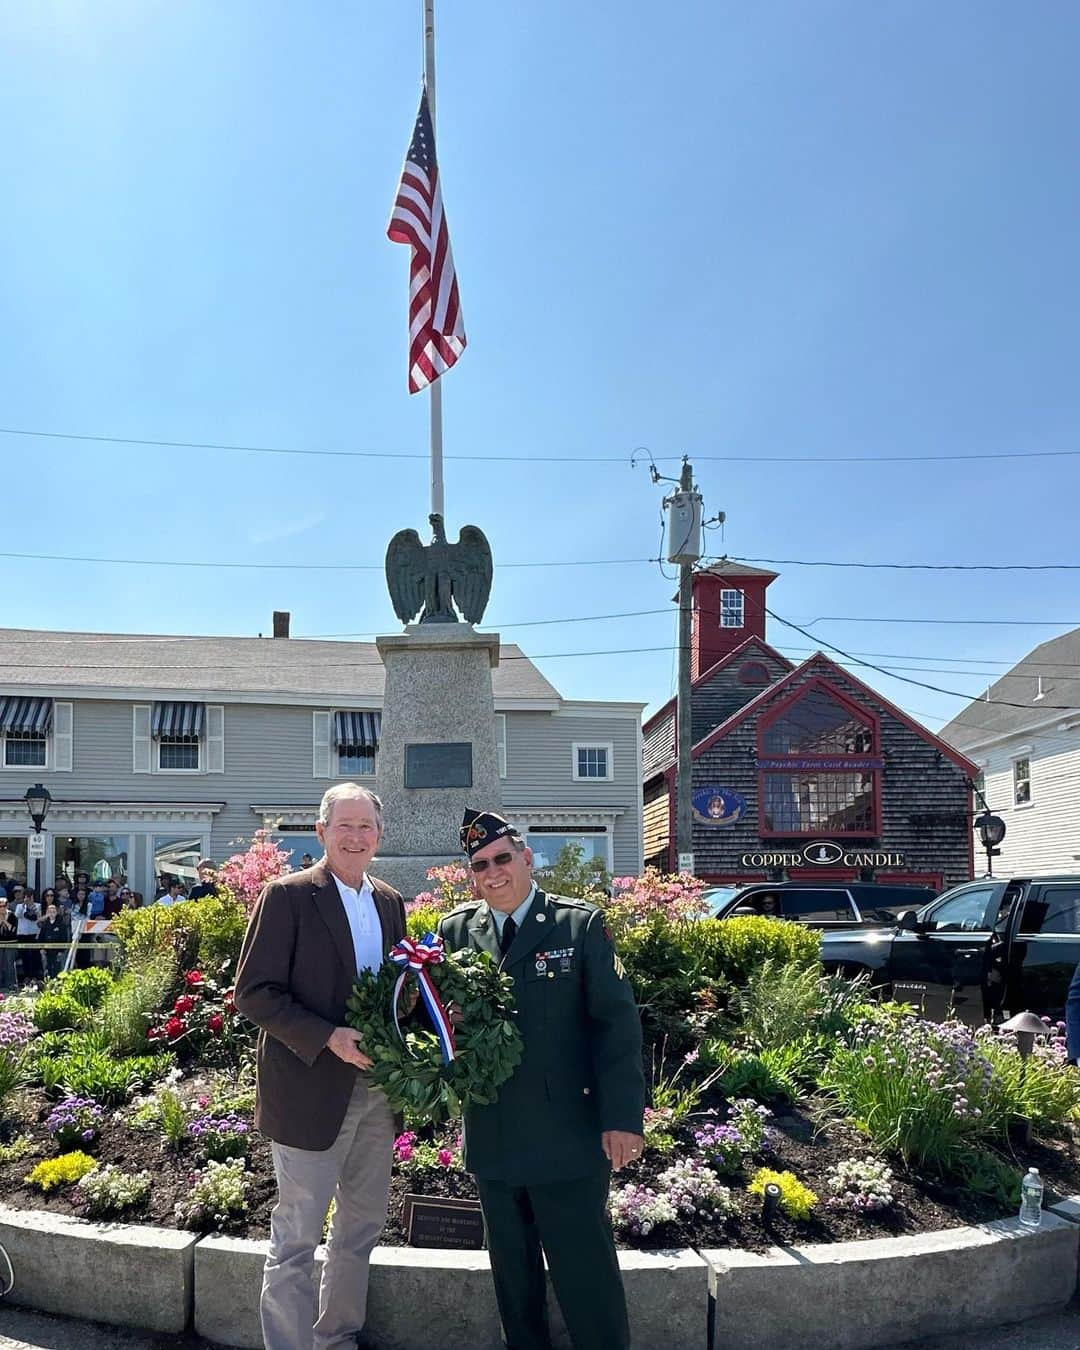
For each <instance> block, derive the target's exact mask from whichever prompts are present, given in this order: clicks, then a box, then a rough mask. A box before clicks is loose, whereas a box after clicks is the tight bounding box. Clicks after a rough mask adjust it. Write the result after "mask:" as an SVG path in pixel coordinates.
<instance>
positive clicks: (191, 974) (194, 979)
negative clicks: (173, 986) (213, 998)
mask: <svg viewBox="0 0 1080 1350" xmlns="http://www.w3.org/2000/svg"><path fill="white" fill-rule="evenodd" d="M202 982H203V977H202V975H201V974H200V972H199V971H197V970H188V971H185V972H184V983H185V984H186V985H187V987H188V988H189V989H198V987H199V985H200V984H202Z"/></svg>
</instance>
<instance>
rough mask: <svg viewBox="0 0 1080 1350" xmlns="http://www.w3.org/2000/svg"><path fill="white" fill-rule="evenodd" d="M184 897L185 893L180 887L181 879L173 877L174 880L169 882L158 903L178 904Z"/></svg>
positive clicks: (166, 904)
mask: <svg viewBox="0 0 1080 1350" xmlns="http://www.w3.org/2000/svg"><path fill="white" fill-rule="evenodd" d="M183 899H184V893H183V891H182V890H181V889H180V883H179V881H177V879H176V878H175V877H173V878H172V880H171V881H170V882H169V885H168V888H167V890H166V891H165V894H164V895H159V896H158V898H157V904H159V905H165V906H169V905H175V904H178V903H179V902H180V901H181V900H183Z"/></svg>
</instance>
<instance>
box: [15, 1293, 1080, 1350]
mask: <svg viewBox="0 0 1080 1350" xmlns="http://www.w3.org/2000/svg"><path fill="white" fill-rule="evenodd" d="M114 1347H115V1350H216V1347H215V1346H214V1345H213V1344H212V1343H211V1342H210V1341H204V1340H202V1339H201V1338H200V1337H198V1336H155V1335H147V1334H143V1333H140V1332H137V1331H125V1330H124V1329H123V1328H121V1327H106V1326H100V1325H98V1324H96V1323H92V1322H73V1321H70V1320H68V1319H67V1318H63V1317H48V1316H46V1315H45V1314H44V1313H32V1312H25V1311H23V1309H21V1308H12V1307H6V1306H5V1305H4V1304H2V1303H0V1350H114ZM638 1350H653V1347H652V1346H640V1347H638ZM657 1350H659V1348H657ZM703 1350H704V1347H703ZM716 1350H723V1347H722V1346H717V1348H716ZM821 1350H829V1347H828V1346H824V1345H823V1346H822V1347H821ZM904 1350H1080V1304H1077V1303H1074V1304H1072V1305H1071V1306H1070V1307H1069V1308H1068V1309H1067V1311H1065V1312H1063V1313H1055V1314H1054V1315H1053V1316H1051V1317H1037V1318H1035V1319H1034V1320H1033V1321H1031V1322H1024V1323H1022V1324H1021V1325H1019V1326H1012V1327H1000V1328H999V1329H998V1330H997V1331H981V1332H972V1333H971V1334H970V1335H964V1336H945V1337H940V1338H935V1339H934V1340H930V1341H913V1342H909V1343H908V1344H907V1345H906V1346H905V1347H904Z"/></svg>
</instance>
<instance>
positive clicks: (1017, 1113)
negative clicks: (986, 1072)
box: [978, 1035, 1080, 1133]
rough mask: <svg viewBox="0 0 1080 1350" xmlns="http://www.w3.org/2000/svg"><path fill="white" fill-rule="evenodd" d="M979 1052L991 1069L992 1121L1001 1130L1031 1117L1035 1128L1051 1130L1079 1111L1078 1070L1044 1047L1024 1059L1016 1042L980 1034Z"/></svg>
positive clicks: (1079, 1085)
mask: <svg viewBox="0 0 1080 1350" xmlns="http://www.w3.org/2000/svg"><path fill="white" fill-rule="evenodd" d="M978 1045H979V1049H980V1051H981V1052H982V1053H983V1054H984V1055H985V1056H986V1058H987V1059H988V1060H989V1061H990V1064H991V1066H992V1068H993V1070H994V1094H993V1096H994V1106H995V1113H994V1122H995V1124H996V1125H997V1126H998V1128H999V1130H1000V1131H1001V1132H1002V1133H1004V1132H1006V1131H1007V1130H1008V1125H1009V1122H1010V1120H1030V1121H1031V1123H1032V1125H1033V1126H1034V1127H1035V1128H1036V1129H1044V1130H1045V1129H1048V1128H1049V1129H1053V1128H1056V1127H1059V1126H1061V1125H1064V1123H1065V1122H1066V1121H1067V1120H1069V1119H1073V1118H1075V1117H1076V1115H1077V1113H1078V1112H1080V1070H1078V1069H1076V1068H1074V1067H1073V1066H1072V1065H1071V1064H1067V1063H1066V1062H1065V1061H1064V1060H1063V1059H1058V1058H1056V1057H1055V1056H1054V1055H1053V1054H1052V1053H1051V1052H1049V1051H1047V1050H1046V1049H1045V1048H1043V1047H1039V1048H1036V1050H1035V1053H1034V1054H1032V1055H1031V1056H1029V1058H1028V1059H1027V1060H1026V1061H1025V1060H1024V1059H1022V1058H1021V1056H1020V1053H1019V1051H1018V1050H1017V1048H1016V1044H1015V1042H1013V1041H1007V1040H1005V1039H1004V1038H1002V1037H998V1036H993V1035H986V1036H982V1035H980V1036H979V1037H978Z"/></svg>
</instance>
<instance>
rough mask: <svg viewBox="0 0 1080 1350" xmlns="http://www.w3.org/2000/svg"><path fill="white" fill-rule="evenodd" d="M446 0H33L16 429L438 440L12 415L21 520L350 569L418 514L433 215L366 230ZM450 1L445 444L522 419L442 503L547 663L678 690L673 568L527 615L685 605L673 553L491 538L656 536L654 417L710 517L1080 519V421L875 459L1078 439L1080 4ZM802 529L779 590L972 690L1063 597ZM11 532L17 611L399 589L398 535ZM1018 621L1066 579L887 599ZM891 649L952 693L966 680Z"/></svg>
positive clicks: (896, 545) (995, 523) (332, 627)
mask: <svg viewBox="0 0 1080 1350" xmlns="http://www.w3.org/2000/svg"><path fill="white" fill-rule="evenodd" d="M419 15H420V4H419V0H416V3H397V4H388V3H374V2H373V3H360V2H359V0H335V3H324V4H320V5H306V6H302V5H297V4H293V3H283V2H278V0H260V3H258V4H256V3H253V2H249V0H230V3H229V4H228V5H221V4H219V3H210V2H209V0H205V2H204V0H187V3H185V4H183V5H179V4H176V3H167V2H158V3H155V2H154V0H86V2H85V3H74V0H63V2H62V0H54V2H53V3H46V0H41V3H38V4H35V5H33V6H30V5H21V6H20V5H9V6H7V7H6V9H5V14H4V40H3V43H2V45H0V125H2V126H3V127H4V129H5V130H4V134H3V148H4V179H5V183H6V191H5V193H4V198H5V200H4V207H3V210H2V211H0V313H2V314H3V319H4V321H3V324H2V325H0V425H2V426H3V427H6V428H9V429H24V430H34V431H39V432H40V431H53V432H78V433H85V434H90V435H98V436H111V437H134V438H138V437H146V438H150V439H156V440H166V441H198V442H219V443H235V444H242V445H256V446H281V447H291V448H293V449H337V450H349V451H360V450H369V451H383V452H386V451H396V452H399V453H402V454H411V455H414V456H417V457H416V458H413V459H389V458H363V457H353V458H346V457H317V456H306V457H305V456H285V455H281V456H278V455H255V454H244V453H230V452H224V451H208V450H194V449H191V450H186V449H172V450H170V449H164V448H155V447H151V446H113V445H104V444H95V443H93V442H78V441H65V440H52V439H45V438H40V437H35V438H27V437H23V436H12V435H8V434H0V455H2V457H3V462H4V465H5V468H6V475H5V476H6V481H7V484H8V497H7V519H8V529H7V531H6V532H5V539H6V543H5V545H4V548H5V550H6V551H8V552H34V553H50V554H80V555H88V556H98V557H111V558H134V559H157V560H161V561H169V562H181V561H185V560H193V561H198V562H220V563H222V564H225V563H263V564H265V563H288V564H296V563H305V564H312V563H323V564H339V565H341V564H344V565H349V566H351V567H353V568H356V567H358V566H359V565H361V564H376V565H378V564H380V563H381V559H382V557H383V553H384V550H385V547H386V543H387V541H388V539H389V537H390V535H391V534H392V533H393V532H394V531H395V530H397V529H398V528H400V527H402V526H406V525H412V526H415V527H418V528H422V527H423V526H424V523H425V519H426V515H427V511H428V493H427V465H426V461H425V458H424V456H425V454H426V450H427V405H426V398H425V397H424V396H414V397H410V396H409V395H408V394H407V392H406V384H405V376H406V335H405V334H406V330H405V303H406V285H407V253H406V250H405V249H403V248H400V247H396V246H394V245H391V244H390V243H389V242H388V241H387V240H386V238H385V227H386V221H387V218H388V213H389V208H390V204H391V200H392V197H393V193H394V189H395V186H396V181H397V175H398V172H399V169H400V165H401V158H402V155H403V152H404V149H405V146H406V143H407V141H408V137H409V133H410V131H411V126H412V121H413V118H414V116H415V111H416V102H417V96H418V91H419V77H420V69H421V51H420V34H419V27H420V24H419ZM437 21H438V42H439V46H438V62H439V64H438V116H439V136H438V140H439V152H440V162H441V166H442V174H443V184H444V196H445V201H446V207H447V213H448V218H449V222H450V227H451V234H452V239H453V245H454V252H455V256H456V259H457V266H458V274H459V278H460V284H461V294H462V304H463V309H464V315H465V323H466V329H467V332H468V335H469V348H468V350H467V352H466V353H465V355H464V356H463V358H462V360H461V362H460V363H459V365H458V366H457V367H456V368H455V369H454V370H453V371H451V372H450V374H449V375H448V376H447V377H446V379H445V380H444V382H443V383H444V402H445V416H446V453H447V455H448V456H453V455H455V454H456V455H466V454H468V455H476V456H482V457H492V458H496V457H498V456H501V455H506V456H511V455H512V456H517V457H519V460H520V462H506V463H501V464H500V463H489V464H482V463H477V462H476V461H474V460H473V461H469V460H463V461H455V460H454V459H452V458H448V462H447V466H446V471H447V494H446V504H447V517H448V525H449V530H450V533H451V536H452V537H453V536H455V535H456V530H457V529H458V528H459V527H460V526H461V525H462V524H464V523H466V522H471V523H475V524H477V525H480V526H481V527H482V528H483V529H484V530H485V531H486V532H487V534H488V536H489V538H490V539H491V542H492V547H493V550H494V554H495V560H496V573H495V586H494V590H493V595H492V600H491V603H490V606H489V609H488V615H487V617H488V619H489V620H490V621H491V622H493V623H495V624H498V625H499V626H500V629H501V631H502V632H503V634H504V636H505V638H506V639H507V640H514V641H517V642H520V643H521V645H522V646H523V647H524V648H525V649H526V650H527V651H528V652H529V653H530V654H533V655H534V656H535V657H536V658H537V662H538V664H539V665H540V666H541V668H542V669H543V670H544V671H545V673H546V674H548V676H549V677H550V678H551V679H552V680H553V681H554V682H555V684H556V685H557V686H558V687H559V688H560V689H561V690H562V692H563V693H564V694H565V695H567V696H568V697H576V698H621V699H639V700H641V701H643V702H648V703H649V704H650V705H655V704H656V703H658V702H660V701H662V700H663V699H665V698H666V697H667V695H668V693H669V692H670V689H671V682H672V677H673V671H674V662H673V655H672V652H671V650H670V649H671V646H672V643H673V641H674V632H675V615H674V610H673V609H671V610H670V611H669V612H661V613H657V614H653V615H649V616H642V617H637V618H632V619H624V620H604V621H596V622H593V623H573V624H562V623H559V624H549V625H545V626H541V627H532V628H530V627H522V626H518V625H522V624H524V623H526V622H527V621H534V620H541V619H543V620H546V619H566V618H569V617H577V616H587V615H599V614H606V613H615V612H622V611H639V610H658V611H665V610H666V609H668V607H669V601H670V597H671V595H672V593H673V589H674V587H673V584H672V582H671V581H670V580H668V579H666V578H665V577H664V576H663V575H662V574H661V572H660V569H659V568H658V567H657V566H655V565H654V564H649V563H647V562H644V561H641V562H626V563H622V564H619V565H614V564H607V565H603V566H560V567H512V566H510V565H509V564H512V563H528V562H533V563H535V562H550V561H555V560H564V561H567V562H581V561H583V560H606V559H642V560H644V559H648V558H651V557H654V556H655V555H656V550H657V543H658V534H659V531H658V527H659V508H660V496H661V492H660V491H659V490H658V489H656V488H654V487H653V486H652V485H651V484H650V482H649V479H648V475H647V472H646V470H645V469H644V468H643V467H638V468H636V469H631V468H630V465H629V456H630V453H631V451H632V450H633V449H634V447H636V446H646V447H649V449H650V450H651V451H652V453H653V454H654V455H656V456H657V457H658V458H659V457H663V459H662V460H661V461H660V462H661V468H662V469H663V470H664V471H665V472H669V473H672V474H675V473H677V471H678V458H677V457H678V456H679V455H681V454H682V453H687V454H689V455H690V456H691V458H692V460H693V461H694V464H695V468H696V477H697V480H698V482H699V485H700V487H701V489H702V492H703V493H704V496H705V502H706V508H707V510H708V512H709V513H713V512H716V511H718V510H724V511H726V512H727V518H728V521H727V525H726V527H725V530H724V531H723V533H722V534H721V533H720V532H716V533H712V534H710V535H709V536H708V538H709V547H710V550H714V551H716V552H719V551H721V550H723V549H726V550H727V551H728V552H730V553H731V554H734V555H738V556H744V557H750V558H785V559H803V560H808V559H810V560H812V559H828V560H847V561H862V562H865V561H894V562H940V563H957V562H969V563H1006V562H1017V563H1040V562H1045V563H1055V562H1069V561H1073V560H1076V559H1077V551H1076V545H1075V533H1076V528H1075V520H1076V500H1077V489H1078V487H1080V457H1058V458H1035V459H1028V460H1010V459H1005V460H997V461H994V460H981V461H980V460H974V461H966V462H957V461H941V462H937V463H934V462H930V463H918V464H912V463H906V464H904V463H887V462H882V463H874V462H872V461H874V460H879V459H881V458H882V457H884V456H889V455H927V456H938V455H947V454H953V455H971V454H1004V453H1006V452H1017V451H1023V452H1033V451H1062V450H1074V451H1075V450H1080V431H1078V427H1080V381H1078V380H1077V378H1076V352H1077V349H1078V339H1080V284H1078V274H1077V265H1076V254H1077V250H1076V240H1077V238H1078V235H1080V229H1078V227H1080V219H1078V217H1080V188H1078V186H1077V184H1078V175H1077V171H1076V166H1077V163H1078V162H1080V117H1078V116H1077V113H1078V107H1077V103H1078V98H1077V93H1076V83H1075V69H1074V57H1075V52H1076V51H1077V49H1078V45H1080V9H1077V8H1076V7H1075V6H1072V5H1068V4H1066V3H1064V2H1063V0H1056V2H1055V3H1046V2H1044V0H1030V2H1029V3H1027V4H1025V5H1024V6H1017V5H1015V4H1012V3H1004V2H1002V0H978V2H977V3H974V2H973V3H968V2H966V0H950V3H949V4H947V5H941V4H938V3H921V2H916V3H905V4H888V5H866V4H865V3H860V2H856V0H850V2H845V3H830V2H829V0H814V3H798V4H797V3H782V4H781V3H759V4H755V5H736V4H731V3H721V4H716V3H715V2H713V3H704V2H702V3H698V0H679V3H675V4H673V5H668V6H663V7H655V6H648V7H646V6H644V5H627V4H625V3H620V4H616V3H614V0H594V3H592V4H589V5H582V4H580V3H573V4H571V3H569V0H544V2H543V3H540V2H539V0H515V3H514V4H511V5H508V4H506V3H505V0H502V2H501V3H496V0H472V2H471V3H469V4H467V5H465V4H460V3H455V2H454V0H439V5H438V9H437ZM541 456H554V457H558V456H562V457H564V462H561V463H545V462H541V460H540V458H539V457H541ZM728 456H731V457H735V456H738V457H741V458H739V459H737V460H736V459H733V458H731V459H729V458H726V457H728ZM770 456H771V457H776V456H792V457H796V458H805V460H806V462H805V463H802V464H779V463H773V462H768V457H770ZM823 456H865V457H867V458H868V459H869V460H870V461H871V462H864V463H854V464H850V463H849V464H839V463H824V462H820V459H821V457H823ZM590 457H595V458H597V459H601V458H603V457H610V458H611V459H613V460H614V461H615V462H594V463H590V462H587V460H588V459H589V458H590ZM777 570H779V571H781V572H782V576H781V578H780V579H779V580H778V581H777V582H776V583H774V585H773V586H772V588H771V591H770V598H771V601H772V606H773V608H774V609H775V610H776V612H777V613H779V614H781V615H783V616H785V617H788V618H791V619H793V620H794V621H796V622H799V623H806V622H807V621H811V620H816V619H819V618H821V617H822V616H830V618H829V622H820V623H815V624H814V626H813V632H814V633H815V634H816V635H818V636H819V637H820V638H821V639H822V640H824V641H827V642H832V643H835V644H837V645H839V646H841V647H844V648H846V649H848V650H850V651H854V652H857V653H883V654H885V655H884V656H882V657H880V658H879V657H876V656H875V657H873V658H871V659H875V660H879V661H880V664H883V665H886V666H890V667H893V668H897V667H905V666H907V667H911V666H921V667H924V668H925V669H926V671H927V672H928V673H926V674H925V675H924V676H919V675H916V676H915V678H925V679H926V680H927V681H929V682H930V683H932V684H940V685H942V686H945V687H948V688H951V689H956V690H962V691H972V692H978V691H981V690H982V689H983V688H984V686H985V684H986V683H987V678H986V675H987V673H988V672H992V671H995V672H996V671H1000V670H1004V668H1005V665H1004V664H1003V663H1008V662H1012V661H1014V660H1016V659H1018V658H1019V657H1020V656H1021V655H1023V654H1024V652H1025V651H1027V650H1029V649H1030V647H1032V646H1034V645H1035V643H1036V642H1037V641H1040V640H1042V639H1044V638H1046V637H1049V636H1052V635H1053V634H1054V633H1055V632H1058V631H1060V630H1061V628H1062V627H1069V626H1074V625H1076V624H1080V598H1078V597H1077V586H1076V574H1071V575H1070V574H1069V573H1065V572H1047V573H999V574H988V573H971V574H957V573H948V572H943V573H919V572H879V571H872V570H867V571H864V570H839V569H831V568H830V569H819V568H810V567H802V566H785V567H782V568H778V569H777ZM0 575H2V576H3V578H4V587H3V593H4V600H5V606H4V610H5V612H4V622H5V624H7V625H11V626H25V627H39V628H44V629H50V628H60V629H90V630H102V631H129V632H130V631H138V632H163V633H236V634H255V633H257V632H259V631H263V632H266V631H268V629H269V626H270V614H271V611H272V610H273V609H289V610H291V611H292V615H293V632H294V633H295V634H297V635H316V634H318V635H322V634H357V635H369V634H374V633H376V632H380V631H394V630H395V629H396V627H397V623H396V620H395V619H394V617H393V613H392V610H391V607H390V603H389V598H388V595H387V593H386V589H385V585H384V582H383V579H382V573H381V569H380V570H351V571H349V570H323V571H312V570H299V569H293V570H254V569H245V568H236V567H230V568H226V567H222V568H198V569H196V568H176V567H152V566H137V567H135V566H115V565H105V564H92V563H80V564H74V563H61V562H55V563H42V562H30V561H19V560H16V559H11V558H0ZM991 618H997V619H1011V620H1025V621H1026V620H1045V621H1048V623H1047V624H1046V626H1041V627H1036V626H1020V625H1019V624H1017V625H1012V626H990V625H988V624H977V623H975V624H973V623H968V624H964V625H956V624H928V623H921V624H913V623H908V622H903V620H910V619H924V620H926V619H950V620H951V619H968V620H986V619H991ZM854 619H872V620H874V622H853V621H852V620H854ZM1055 625H1056V626H1055ZM769 635H770V637H771V639H772V640H773V641H774V642H776V643H777V644H778V645H781V646H783V647H785V648H788V649H789V650H792V654H793V655H795V656H800V655H803V654H805V649H806V648H807V647H808V646H809V644H808V643H807V642H806V641H805V640H804V639H802V638H800V637H798V636H797V635H795V634H790V633H786V632H785V631H784V630H782V629H779V628H776V627H774V628H773V629H772V630H771V631H770V634H769ZM649 647H655V648H660V649H662V650H658V651H652V652H639V653H628V652H627V651H626V650H625V649H628V648H649ZM613 649H614V650H616V651H618V649H624V650H623V651H622V652H621V654H614V655H581V656H577V657H565V656H555V655H554V654H555V653H567V652H571V653H573V652H581V653H586V652H590V653H591V652H600V651H611V650H613ZM797 649H802V650H797ZM995 663H997V664H995ZM943 670H949V671H951V672H952V673H950V674H944V673H940V672H941V671H943ZM905 673H909V674H911V673H912V672H910V671H908V672H905ZM869 679H870V680H871V682H872V683H874V684H876V685H877V686H878V687H880V688H881V689H882V691H883V692H885V693H886V694H888V695H889V696H890V697H892V698H894V699H895V700H897V701H898V702H900V703H901V704H902V705H903V706H904V707H906V708H908V709H911V710H914V711H916V712H917V713H919V714H922V715H926V717H927V720H928V723H929V725H931V726H934V727H936V726H938V725H939V724H940V723H941V721H942V720H944V719H946V718H947V717H948V716H950V715H951V714H952V713H954V712H956V711H958V710H959V709H960V708H961V707H962V706H963V705H962V702H961V701H960V700H958V699H953V698H949V697H947V696H945V695H940V694H936V693H932V692H929V691H925V690H921V689H917V688H914V687H911V686H907V685H904V684H902V683H900V682H899V681H897V680H896V679H894V678H888V677H885V676H878V675H873V674H871V675H870V676H869Z"/></svg>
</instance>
